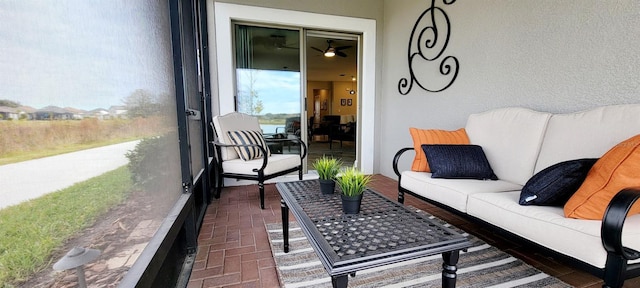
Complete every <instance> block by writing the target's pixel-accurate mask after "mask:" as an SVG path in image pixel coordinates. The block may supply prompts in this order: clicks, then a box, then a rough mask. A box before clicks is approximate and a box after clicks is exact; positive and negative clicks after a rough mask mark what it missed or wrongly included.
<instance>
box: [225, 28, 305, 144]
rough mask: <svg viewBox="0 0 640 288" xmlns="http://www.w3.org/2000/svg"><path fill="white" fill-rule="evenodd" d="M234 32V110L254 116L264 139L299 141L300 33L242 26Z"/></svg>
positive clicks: (300, 101)
mask: <svg viewBox="0 0 640 288" xmlns="http://www.w3.org/2000/svg"><path fill="white" fill-rule="evenodd" d="M234 30H235V60H236V61H235V62H236V67H235V68H236V69H235V72H236V99H235V105H236V110H237V111H238V112H242V113H246V114H250V115H254V116H256V117H258V119H259V122H260V126H261V127H262V130H263V133H264V134H265V136H266V137H288V138H291V137H297V138H300V137H301V135H302V133H303V132H304V131H303V129H302V128H303V127H302V125H301V118H300V115H301V107H302V104H301V103H302V99H303V98H302V93H301V91H302V89H301V73H300V71H301V69H300V66H301V65H300V31H299V30H296V29H282V28H271V27H258V26H249V25H242V24H236V25H235V27H234ZM305 140H306V139H305ZM275 149H276V150H277V151H272V153H273V152H275V153H287V152H295V151H287V150H286V149H287V147H284V149H282V148H278V147H276V148H275ZM283 150H285V151H283Z"/></svg>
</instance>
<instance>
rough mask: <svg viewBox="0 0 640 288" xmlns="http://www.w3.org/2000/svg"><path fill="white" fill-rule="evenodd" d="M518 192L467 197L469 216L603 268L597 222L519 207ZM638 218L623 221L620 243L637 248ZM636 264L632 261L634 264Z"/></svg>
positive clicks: (556, 210) (551, 210) (539, 208)
mask: <svg viewBox="0 0 640 288" xmlns="http://www.w3.org/2000/svg"><path fill="white" fill-rule="evenodd" d="M519 197H520V191H514V192H505V193H475V194H473V195H469V200H468V204H467V212H468V214H469V215H471V216H474V217H476V218H479V219H481V220H484V221H486V222H488V223H490V224H493V225H495V226H498V227H500V228H502V229H505V230H507V231H509V232H511V233H514V234H516V235H518V236H521V237H523V238H525V239H528V240H530V241H532V242H535V243H538V244H540V245H542V246H545V247H548V248H550V249H552V250H555V251H557V252H560V253H562V254H565V255H568V256H571V257H573V258H576V259H578V260H581V261H583V262H586V263H588V264H591V265H593V266H595V267H599V268H603V267H604V266H605V263H606V259H607V253H606V251H605V250H604V248H603V247H602V240H601V239H600V226H601V223H602V222H601V221H598V220H579V219H571V218H565V217H564V212H563V209H562V207H550V206H522V205H519V204H518V199H519ZM637 227H640V215H635V216H632V217H629V218H628V219H627V221H626V222H625V228H624V231H623V238H622V240H623V241H622V242H623V244H624V245H625V246H628V247H630V248H633V249H636V250H637V249H640V229H637ZM635 262H638V261H632V262H630V263H635Z"/></svg>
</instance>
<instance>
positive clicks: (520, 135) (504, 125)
mask: <svg viewBox="0 0 640 288" xmlns="http://www.w3.org/2000/svg"><path fill="white" fill-rule="evenodd" d="M550 117H551V114H550V113H545V112H537V111H533V110H530V109H526V108H520V107H512V108H500V109H495V110H490V111H487V112H483V113H478V114H472V115H470V116H469V118H468V119H467V125H466V126H465V130H466V132H467V135H468V136H469V141H470V142H471V144H475V145H479V146H481V147H482V149H483V150H484V153H485V154H486V156H487V160H489V164H490V165H491V168H493V172H494V173H495V174H496V175H497V176H498V179H500V180H506V181H510V182H513V183H516V184H520V185H524V184H525V183H526V182H527V180H529V178H531V176H533V171H534V168H535V164H536V159H537V158H538V153H539V152H540V146H541V144H542V138H543V136H544V131H545V128H546V126H547V121H548V120H549V118H550Z"/></svg>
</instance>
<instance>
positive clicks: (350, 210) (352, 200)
mask: <svg viewBox="0 0 640 288" xmlns="http://www.w3.org/2000/svg"><path fill="white" fill-rule="evenodd" d="M336 182H337V183H338V186H340V190H341V194H340V197H341V198H342V212H344V213H345V214H358V213H360V204H361V203H362V195H363V193H364V190H365V189H366V188H367V184H369V182H371V175H364V173H362V172H360V170H358V169H356V168H354V167H350V168H345V169H343V170H342V173H341V175H340V177H338V178H336Z"/></svg>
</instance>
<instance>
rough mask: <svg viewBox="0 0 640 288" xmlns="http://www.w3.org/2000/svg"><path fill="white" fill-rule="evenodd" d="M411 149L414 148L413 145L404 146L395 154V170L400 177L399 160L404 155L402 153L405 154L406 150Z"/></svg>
mask: <svg viewBox="0 0 640 288" xmlns="http://www.w3.org/2000/svg"><path fill="white" fill-rule="evenodd" d="M409 150H413V147H405V148H402V149H400V150H398V152H396V155H395V156H393V172H395V173H396V175H398V177H400V170H398V161H399V160H400V157H401V156H402V154H404V152H407V151H409ZM398 182H400V181H398Z"/></svg>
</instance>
